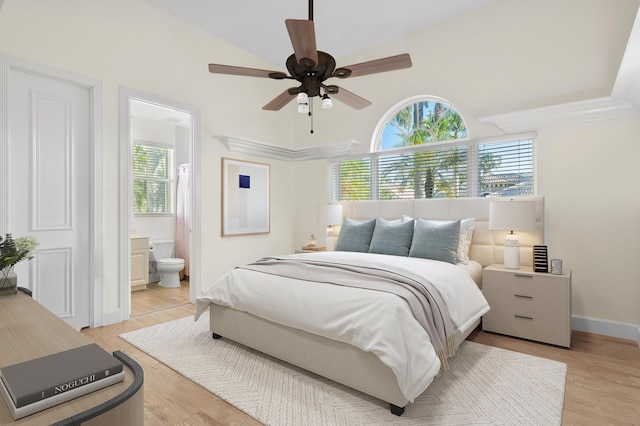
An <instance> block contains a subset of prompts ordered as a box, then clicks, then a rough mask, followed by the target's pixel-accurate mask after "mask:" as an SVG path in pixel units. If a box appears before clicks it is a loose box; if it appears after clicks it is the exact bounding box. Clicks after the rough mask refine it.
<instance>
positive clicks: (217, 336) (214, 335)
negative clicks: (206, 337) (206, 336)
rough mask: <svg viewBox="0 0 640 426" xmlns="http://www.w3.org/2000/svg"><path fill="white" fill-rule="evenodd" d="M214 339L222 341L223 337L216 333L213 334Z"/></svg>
mask: <svg viewBox="0 0 640 426" xmlns="http://www.w3.org/2000/svg"><path fill="white" fill-rule="evenodd" d="M212 337H213V338H214V339H222V336H221V335H219V334H216V333H213V336H212Z"/></svg>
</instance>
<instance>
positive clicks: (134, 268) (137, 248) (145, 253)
mask: <svg viewBox="0 0 640 426" xmlns="http://www.w3.org/2000/svg"><path fill="white" fill-rule="evenodd" d="M148 283H149V237H144V236H141V235H132V236H131V291H137V290H144V289H146V288H147V284H148Z"/></svg>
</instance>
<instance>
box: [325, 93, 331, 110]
mask: <svg viewBox="0 0 640 426" xmlns="http://www.w3.org/2000/svg"><path fill="white" fill-rule="evenodd" d="M332 107H333V102H332V101H331V98H330V97H329V95H327V94H326V93H325V94H324V95H322V108H323V109H329V108H332Z"/></svg>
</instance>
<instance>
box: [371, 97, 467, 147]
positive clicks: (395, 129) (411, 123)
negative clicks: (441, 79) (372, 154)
mask: <svg viewBox="0 0 640 426" xmlns="http://www.w3.org/2000/svg"><path fill="white" fill-rule="evenodd" d="M380 123H381V124H383V125H382V126H380V125H378V127H377V128H376V132H374V137H373V144H372V147H371V151H382V150H385V149H393V148H401V147H407V146H414V145H421V144H425V143H430V142H439V141H448V140H455V139H463V138H466V137H467V125H466V123H465V122H464V119H463V118H462V117H461V116H460V114H459V113H458V111H456V110H455V109H454V108H453V107H452V106H451V105H449V104H448V103H447V102H446V101H444V100H443V99H440V98H436V97H425V96H418V97H415V98H411V99H407V100H405V101H403V102H401V103H400V104H398V105H396V106H395V107H393V108H391V109H390V110H389V112H388V113H387V114H386V115H385V116H384V117H382V119H381V120H380Z"/></svg>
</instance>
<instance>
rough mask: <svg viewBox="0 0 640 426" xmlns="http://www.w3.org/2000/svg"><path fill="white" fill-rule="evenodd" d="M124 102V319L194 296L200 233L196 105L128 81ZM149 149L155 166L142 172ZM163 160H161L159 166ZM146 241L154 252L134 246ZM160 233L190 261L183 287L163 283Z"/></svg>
mask: <svg viewBox="0 0 640 426" xmlns="http://www.w3.org/2000/svg"><path fill="white" fill-rule="evenodd" d="M121 108H122V109H123V113H122V114H121V115H122V121H121V135H126V137H123V144H122V151H123V152H122V153H121V162H123V163H124V165H126V173H123V176H124V175H125V174H126V176H127V177H128V178H127V179H126V181H125V179H123V181H125V182H126V188H125V187H124V184H121V203H122V204H121V217H122V224H123V226H122V229H121V239H122V241H121V254H122V256H121V259H122V262H121V265H122V271H121V274H120V276H121V279H122V283H123V285H122V293H121V296H122V297H121V305H122V312H123V319H127V318H129V317H130V316H135V315H139V314H142V313H146V312H149V311H152V310H159V309H166V308H170V307H173V306H178V305H181V304H186V303H190V302H193V301H194V300H195V295H196V286H197V285H196V283H197V271H196V270H195V268H193V265H194V259H195V258H196V256H195V254H194V250H193V247H196V246H197V244H196V243H197V242H195V241H193V238H192V236H193V235H197V233H196V232H195V228H196V220H195V219H196V215H195V214H193V212H194V208H193V204H194V196H193V194H194V192H195V190H196V186H197V185H196V184H197V182H196V181H195V179H194V176H195V175H196V172H197V170H195V168H194V167H193V166H194V164H193V158H197V156H196V155H195V154H196V151H197V150H198V148H199V144H198V135H199V122H200V120H199V110H198V109H197V108H195V107H192V106H189V105H184V104H182V103H180V102H176V101H173V100H169V99H164V98H160V97H157V96H154V95H149V94H144V93H140V92H136V91H133V90H130V89H125V88H123V89H122V90H121ZM125 132H126V133H125ZM125 157H126V158H125ZM147 157H148V158H153V161H151V160H149V161H147V163H146V164H151V165H152V166H153V167H152V168H153V170H145V171H143V172H141V171H140V169H139V166H140V164H139V161H140V158H144V159H145V161H146V159H147ZM134 158H135V159H136V161H137V162H136V170H135V171H134V167H133V164H134ZM159 163H160V164H162V165H161V166H158V164H159ZM141 176H142V177H144V179H141ZM125 210H126V211H125ZM140 241H142V242H143V244H140ZM146 241H149V242H150V243H151V244H150V245H151V246H152V250H151V251H150V252H148V253H145V252H144V250H142V251H139V250H136V249H135V247H137V246H145V247H146V246H147V244H146V243H145V242H146ZM154 241H156V242H160V241H162V242H164V244H162V245H163V247H164V246H166V242H167V241H171V242H172V247H173V251H172V252H171V254H170V255H168V256H169V257H171V258H173V259H182V261H183V262H184V268H183V269H182V270H181V271H180V272H179V276H180V284H181V285H180V286H179V287H177V288H174V286H171V288H169V287H166V286H164V285H159V284H158V281H160V274H159V272H158V265H157V263H156V262H155V261H154V252H153V246H154V244H153V242H154ZM125 246H126V247H125ZM158 246H160V244H158ZM163 253H164V251H163ZM145 256H146V257H145ZM156 256H157V252H156ZM163 257H165V258H166V257H167V255H164V256H163ZM149 258H150V259H151V261H149ZM155 260H157V259H155ZM141 268H143V270H142V271H141ZM141 277H144V278H145V279H143V280H142V279H141ZM147 277H148V279H147Z"/></svg>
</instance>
